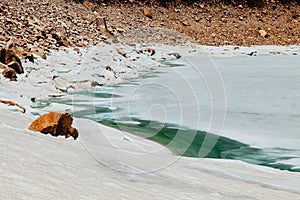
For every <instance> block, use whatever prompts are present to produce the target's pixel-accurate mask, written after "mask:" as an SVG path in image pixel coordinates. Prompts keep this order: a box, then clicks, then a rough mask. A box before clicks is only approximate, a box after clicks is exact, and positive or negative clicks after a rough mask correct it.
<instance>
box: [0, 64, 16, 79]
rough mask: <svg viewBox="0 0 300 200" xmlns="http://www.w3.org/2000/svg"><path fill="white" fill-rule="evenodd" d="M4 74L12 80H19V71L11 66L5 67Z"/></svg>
mask: <svg viewBox="0 0 300 200" xmlns="http://www.w3.org/2000/svg"><path fill="white" fill-rule="evenodd" d="M2 75H3V76H4V77H5V78H9V79H10V80H11V81H17V73H16V71H15V70H14V69H12V68H9V67H7V68H5V69H4V70H3V72H2Z"/></svg>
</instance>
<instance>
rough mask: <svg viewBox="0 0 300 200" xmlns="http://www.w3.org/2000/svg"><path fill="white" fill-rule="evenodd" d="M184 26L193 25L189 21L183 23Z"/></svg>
mask: <svg viewBox="0 0 300 200" xmlns="http://www.w3.org/2000/svg"><path fill="white" fill-rule="evenodd" d="M181 23H182V25H183V26H190V25H191V24H190V23H189V22H188V21H182V22H181Z"/></svg>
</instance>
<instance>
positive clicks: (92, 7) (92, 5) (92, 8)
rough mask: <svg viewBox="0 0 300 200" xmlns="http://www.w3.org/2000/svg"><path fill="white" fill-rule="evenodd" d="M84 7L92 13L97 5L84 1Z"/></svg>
mask: <svg viewBox="0 0 300 200" xmlns="http://www.w3.org/2000/svg"><path fill="white" fill-rule="evenodd" d="M83 5H84V7H86V8H87V9H89V10H90V11H94V10H95V4H93V3H91V2H89V1H84V2H83Z"/></svg>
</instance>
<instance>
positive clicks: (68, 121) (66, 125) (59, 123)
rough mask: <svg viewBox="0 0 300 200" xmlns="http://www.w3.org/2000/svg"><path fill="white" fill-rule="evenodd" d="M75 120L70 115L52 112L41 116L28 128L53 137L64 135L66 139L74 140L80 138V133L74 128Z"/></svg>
mask: <svg viewBox="0 0 300 200" xmlns="http://www.w3.org/2000/svg"><path fill="white" fill-rule="evenodd" d="M72 122H73V118H72V117H71V116H70V114H68V113H57V112H50V113H47V114H44V115H41V116H40V117H39V118H37V119H36V120H35V121H33V122H32V123H31V125H30V126H29V127H28V129H29V130H32V131H39V132H41V133H44V134H48V133H50V134H51V135H52V136H55V137H57V136H59V135H64V136H65V137H66V138H68V137H70V136H72V137H73V138H74V140H76V138H77V137H78V131H77V129H76V128H73V127H72V126H71V125H72Z"/></svg>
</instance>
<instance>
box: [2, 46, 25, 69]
mask: <svg viewBox="0 0 300 200" xmlns="http://www.w3.org/2000/svg"><path fill="white" fill-rule="evenodd" d="M0 62H1V63H3V64H6V65H7V67H10V68H12V69H14V70H15V72H17V73H18V74H22V73H24V70H23V67H22V63H21V60H20V59H19V57H18V56H17V55H16V54H15V51H13V50H11V49H4V48H3V49H1V51H0ZM5 73H8V74H11V72H8V71H6V72H5Z"/></svg>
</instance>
